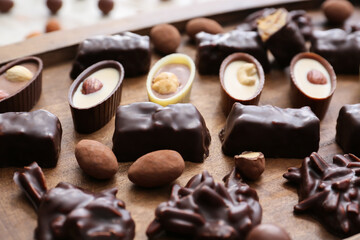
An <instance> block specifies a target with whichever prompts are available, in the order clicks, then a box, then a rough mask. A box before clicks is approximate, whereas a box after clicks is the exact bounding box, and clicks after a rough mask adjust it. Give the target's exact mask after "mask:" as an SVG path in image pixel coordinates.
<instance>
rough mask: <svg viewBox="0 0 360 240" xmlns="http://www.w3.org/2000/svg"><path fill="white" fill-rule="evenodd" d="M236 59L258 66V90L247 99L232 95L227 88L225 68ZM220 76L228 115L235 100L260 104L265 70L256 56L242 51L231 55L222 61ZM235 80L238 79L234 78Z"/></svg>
mask: <svg viewBox="0 0 360 240" xmlns="http://www.w3.org/2000/svg"><path fill="white" fill-rule="evenodd" d="M234 61H245V62H248V63H252V64H254V65H255V67H256V72H257V74H258V76H259V84H258V87H257V89H256V91H255V92H254V94H253V95H252V96H251V97H250V98H247V99H240V98H237V97H235V96H233V95H231V94H230V93H229V91H228V90H227V89H226V88H225V82H224V81H225V70H226V68H227V67H228V66H229V64H230V63H232V62H234ZM219 78H220V83H221V88H222V91H221V105H222V110H223V112H224V114H225V115H226V116H227V115H228V114H229V112H230V110H231V108H232V106H233V104H234V103H235V102H240V103H242V104H245V105H258V103H259V100H260V96H261V92H262V89H263V87H264V82H265V74H264V70H263V68H262V66H261V64H260V63H259V61H258V60H256V58H254V57H253V56H251V55H250V54H247V53H240V52H239V53H233V54H231V55H229V56H228V57H227V58H225V59H224V61H223V62H222V63H221V66H220V72H219ZM234 81H237V79H234Z"/></svg>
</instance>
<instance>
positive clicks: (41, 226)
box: [14, 163, 135, 240]
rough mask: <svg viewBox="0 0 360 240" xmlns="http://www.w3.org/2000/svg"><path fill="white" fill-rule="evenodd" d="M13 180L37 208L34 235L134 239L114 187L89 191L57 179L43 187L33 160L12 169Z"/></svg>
mask: <svg viewBox="0 0 360 240" xmlns="http://www.w3.org/2000/svg"><path fill="white" fill-rule="evenodd" d="M14 181H15V183H16V184H17V185H18V186H19V187H20V188H21V190H22V191H23V192H24V193H25V194H26V196H27V197H28V198H29V200H30V201H31V202H32V203H33V205H34V207H35V209H36V211H37V214H38V220H37V222H38V226H37V228H36V229H35V239H41V240H43V239H44V240H45V239H49V240H50V239H53V240H62V239H68V240H72V239H74V240H75V239H83V240H87V239H88V240H90V239H104V240H107V239H109V240H113V239H118V240H131V239H134V235H135V232H134V230H135V223H134V221H133V220H132V218H131V216H130V213H129V212H128V211H127V210H125V203H124V202H123V201H121V200H119V199H117V198H116V193H117V189H116V188H113V189H107V190H104V191H102V192H100V193H92V192H89V191H87V190H83V189H81V188H78V187H76V186H74V185H72V184H70V183H64V182H60V183H59V184H58V185H57V186H56V187H55V188H53V189H50V190H47V188H46V183H45V178H44V174H43V172H42V170H41V168H40V167H39V166H38V165H37V164H36V163H33V164H32V165H30V166H29V167H25V170H23V171H20V172H16V173H15V174H14Z"/></svg>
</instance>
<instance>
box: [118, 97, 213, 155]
mask: <svg viewBox="0 0 360 240" xmlns="http://www.w3.org/2000/svg"><path fill="white" fill-rule="evenodd" d="M210 140H211V137H210V133H209V130H208V129H207V127H206V124H205V121H204V118H203V117H202V116H201V114H200V112H199V111H198V110H197V109H196V107H195V106H194V105H192V104H190V103H184V104H182V103H178V104H173V105H168V106H167V107H162V106H160V105H158V104H156V103H152V102H139V103H133V104H130V105H125V106H120V107H118V109H117V112H116V118H115V131H114V136H113V151H114V153H115V155H116V157H117V159H118V161H120V162H125V161H135V160H136V159H138V158H139V157H141V156H142V155H145V154H146V153H149V152H152V151H155V150H161V149H171V150H175V151H177V152H179V153H180V154H181V156H182V157H183V158H184V160H185V161H191V162H202V161H203V160H204V159H205V158H206V157H207V156H208V155H209V145H210Z"/></svg>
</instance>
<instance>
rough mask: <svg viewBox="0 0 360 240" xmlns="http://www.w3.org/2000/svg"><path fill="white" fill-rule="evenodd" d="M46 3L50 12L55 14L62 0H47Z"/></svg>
mask: <svg viewBox="0 0 360 240" xmlns="http://www.w3.org/2000/svg"><path fill="white" fill-rule="evenodd" d="M46 5H47V7H48V8H49V10H50V11H51V13H52V14H56V13H57V12H58V11H59V9H60V8H61V6H62V0H47V1H46Z"/></svg>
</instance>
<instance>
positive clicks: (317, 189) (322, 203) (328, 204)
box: [284, 153, 360, 237]
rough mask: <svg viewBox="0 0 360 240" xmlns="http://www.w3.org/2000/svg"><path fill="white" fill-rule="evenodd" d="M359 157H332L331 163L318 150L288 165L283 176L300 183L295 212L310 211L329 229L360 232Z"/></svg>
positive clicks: (345, 233) (341, 233) (340, 232)
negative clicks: (297, 162) (296, 162)
mask: <svg viewBox="0 0 360 240" xmlns="http://www.w3.org/2000/svg"><path fill="white" fill-rule="evenodd" d="M359 173H360V159H359V158H357V157H356V156H354V155H352V154H345V155H340V154H337V155H335V156H334V157H333V163H332V164H331V163H328V162H327V161H325V160H324V159H323V158H322V157H321V156H319V155H318V154H317V153H312V154H311V155H310V157H307V158H305V159H304V160H303V162H302V165H301V167H300V168H296V167H292V168H289V170H288V172H287V173H285V174H284V177H285V178H286V179H287V180H289V181H290V182H292V183H294V184H296V185H297V187H298V195H299V203H298V204H297V205H295V206H294V212H296V213H304V212H307V213H310V214H312V215H313V217H314V218H316V219H317V220H319V221H320V222H321V223H322V224H323V225H324V226H325V227H326V228H327V230H328V231H330V232H332V233H334V234H336V235H338V236H340V237H347V236H351V235H354V234H356V233H359V232H360V217H359V201H360V195H359V190H360V189H359V186H360V178H359Z"/></svg>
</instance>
